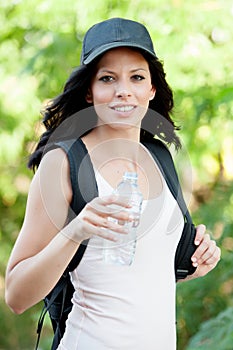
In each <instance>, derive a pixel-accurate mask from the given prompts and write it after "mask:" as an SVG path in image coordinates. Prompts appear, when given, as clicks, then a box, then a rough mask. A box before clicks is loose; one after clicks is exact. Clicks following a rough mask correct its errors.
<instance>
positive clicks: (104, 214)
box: [61, 195, 133, 244]
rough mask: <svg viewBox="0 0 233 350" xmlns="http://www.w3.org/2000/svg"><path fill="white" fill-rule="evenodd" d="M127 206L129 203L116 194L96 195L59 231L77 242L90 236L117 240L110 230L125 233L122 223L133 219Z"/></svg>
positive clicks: (126, 231)
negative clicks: (102, 196)
mask: <svg viewBox="0 0 233 350" xmlns="http://www.w3.org/2000/svg"><path fill="white" fill-rule="evenodd" d="M127 208H129V205H128V204H127V203H126V202H124V200H122V199H121V198H119V197H117V196H114V195H110V196H106V197H104V198H100V197H96V198H94V199H93V200H92V201H91V202H89V203H88V204H87V205H86V206H85V207H84V209H83V210H82V211H81V212H80V214H79V215H78V216H77V217H76V218H75V219H73V220H72V221H71V222H70V223H69V224H68V225H67V226H66V227H65V228H64V229H63V230H62V231H61V233H62V234H63V235H64V236H66V237H67V238H69V239H71V240H73V241H75V242H77V243H78V244H80V243H81V242H82V241H83V240H85V239H88V238H91V237H92V236H99V237H102V238H105V239H109V240H111V241H117V235H115V234H114V233H112V232H111V231H115V232H116V233H120V234H127V233H128V230H127V228H126V227H125V226H124V223H125V222H127V221H132V220H133V218H132V217H131V215H130V213H128V212H127V210H126V209H127ZM109 218H110V219H109ZM112 219H113V220H112Z"/></svg>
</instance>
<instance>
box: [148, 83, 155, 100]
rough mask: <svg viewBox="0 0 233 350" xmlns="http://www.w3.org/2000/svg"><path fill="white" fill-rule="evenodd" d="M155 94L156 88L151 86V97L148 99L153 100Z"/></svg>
mask: <svg viewBox="0 0 233 350" xmlns="http://www.w3.org/2000/svg"><path fill="white" fill-rule="evenodd" d="M155 94H156V88H155V86H154V85H152V86H151V95H150V97H149V100H150V101H151V100H153V98H154V97H155Z"/></svg>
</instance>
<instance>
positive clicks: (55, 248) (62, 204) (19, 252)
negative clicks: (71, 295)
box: [5, 149, 128, 313]
mask: <svg viewBox="0 0 233 350" xmlns="http://www.w3.org/2000/svg"><path fill="white" fill-rule="evenodd" d="M71 198H72V189H71V184H70V176H69V165H68V160H67V157H66V155H65V153H64V152H63V151H62V150H61V149H56V150H53V151H50V152H48V153H47V154H46V155H45V156H44V157H43V159H42V161H41V164H40V166H39V168H38V170H37V172H36V175H35V176H34V178H33V181H32V183H31V186H30V191H29V195H28V201H27V207H26V213H25V219H24V223H23V226H22V229H21V231H20V234H19V236H18V238H17V240H16V243H15V246H14V248H13V250H12V253H11V256H10V259H9V262H8V266H7V271H6V288H5V298H6V303H7V304H8V305H9V307H10V308H11V309H12V310H13V311H14V312H15V313H22V312H24V311H25V310H26V309H28V308H30V307H31V306H33V305H34V304H36V303H37V302H39V301H40V300H42V299H43V298H44V297H45V296H46V295H47V294H48V293H49V292H50V291H51V289H52V288H53V287H54V286H55V285H56V283H57V281H58V280H59V278H60V276H61V275H62V273H63V272H64V270H65V268H66V267H67V265H68V263H69V262H70V260H71V259H72V257H73V256H74V254H75V252H76V250H77V248H78V246H79V244H80V242H82V240H84V239H87V238H90V237H91V236H92V235H99V236H100V237H103V238H107V239H110V240H114V239H115V238H114V236H113V235H112V234H110V233H109V232H108V230H103V228H109V227H110V228H111V229H113V230H115V231H117V232H121V233H124V229H123V227H122V226H120V225H117V224H114V223H111V222H109V221H108V220H107V217H108V216H109V212H108V211H107V210H106V209H107V205H108V204H109V203H113V202H116V203H117V202H118V200H116V199H115V198H111V197H109V198H106V200H102V199H100V198H96V199H94V200H93V201H92V202H90V203H89V204H87V205H86V207H85V208H84V209H83V210H82V212H81V213H80V214H79V215H78V216H77V217H76V218H75V219H74V220H73V221H71V223H69V224H68V225H65V223H66V219H67V213H68V208H69V204H70V202H71ZM118 204H120V203H118ZM123 206H124V205H123ZM114 215H115V216H116V217H117V218H119V219H121V220H126V219H128V216H127V215H128V214H126V213H125V212H120V213H116V214H114Z"/></svg>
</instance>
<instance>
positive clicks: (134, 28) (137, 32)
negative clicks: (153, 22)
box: [81, 18, 156, 64]
mask: <svg viewBox="0 0 233 350" xmlns="http://www.w3.org/2000/svg"><path fill="white" fill-rule="evenodd" d="M123 46H126V47H133V48H138V49H141V50H144V51H146V52H148V53H149V54H150V55H151V56H153V57H156V54H155V52H154V47H153V43H152V40H151V37H150V34H149V32H148V30H147V29H146V27H145V26H144V25H143V24H141V23H139V22H135V21H132V20H129V19H124V18H111V19H108V20H106V21H103V22H100V23H97V24H95V25H93V26H92V27H91V28H90V29H89V30H88V31H87V32H86V35H85V37H84V40H83V47H82V54H81V64H88V63H91V62H92V61H93V60H94V59H95V58H97V57H98V56H99V55H101V54H102V53H104V52H106V51H108V50H110V49H113V48H116V47H123Z"/></svg>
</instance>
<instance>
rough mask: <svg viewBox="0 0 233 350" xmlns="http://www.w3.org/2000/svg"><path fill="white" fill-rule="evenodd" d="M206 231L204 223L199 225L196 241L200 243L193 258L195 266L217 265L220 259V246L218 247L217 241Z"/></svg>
mask: <svg viewBox="0 0 233 350" xmlns="http://www.w3.org/2000/svg"><path fill="white" fill-rule="evenodd" d="M205 231H206V228H205V226H204V225H199V226H197V234H196V238H195V243H198V248H197V249H196V251H195V253H194V254H193V256H192V258H191V260H192V262H193V266H195V267H197V266H200V265H213V266H215V265H217V263H218V261H219V260H220V255H221V250H220V248H219V247H217V245H216V242H215V241H214V240H213V239H211V237H210V235H209V234H208V233H205Z"/></svg>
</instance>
